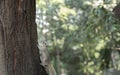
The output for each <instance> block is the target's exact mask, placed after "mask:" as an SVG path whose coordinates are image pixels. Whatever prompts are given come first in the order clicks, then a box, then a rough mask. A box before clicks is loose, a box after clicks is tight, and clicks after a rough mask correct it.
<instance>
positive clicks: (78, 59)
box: [36, 0, 120, 75]
mask: <svg viewBox="0 0 120 75" xmlns="http://www.w3.org/2000/svg"><path fill="white" fill-rule="evenodd" d="M118 2H119V0H37V2H36V3H37V5H36V8H37V11H36V22H37V25H38V36H39V38H41V37H42V35H43V36H45V38H47V40H48V41H49V43H50V47H49V51H50V54H51V57H52V59H54V60H53V62H54V63H56V64H55V66H56V69H57V71H58V73H59V75H60V74H61V73H65V74H66V75H102V72H103V70H104V69H106V67H107V68H115V67H114V66H112V65H113V64H112V63H111V62H112V59H111V58H110V57H111V56H110V54H111V53H109V54H105V53H106V49H110V51H108V52H112V50H113V49H114V48H116V47H120V38H119V37H120V25H119V24H120V21H119V20H117V19H116V18H114V16H113V12H112V9H113V8H114V7H115V6H116V3H118ZM58 56H59V57H58ZM108 62H109V63H108ZM101 68H102V69H101ZM118 69H120V68H118Z"/></svg>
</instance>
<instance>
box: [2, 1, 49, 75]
mask: <svg viewBox="0 0 120 75" xmlns="http://www.w3.org/2000/svg"><path fill="white" fill-rule="evenodd" d="M36 28H37V27H36V24H35V0H0V75H47V73H46V72H45V70H44V68H43V67H42V66H40V64H39V63H40V60H39V52H38V48H37V46H36V44H35V43H36V40H37V29H36Z"/></svg>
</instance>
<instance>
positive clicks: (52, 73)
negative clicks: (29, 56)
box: [48, 64, 57, 75]
mask: <svg viewBox="0 0 120 75" xmlns="http://www.w3.org/2000/svg"><path fill="white" fill-rule="evenodd" d="M48 71H49V73H50V75H57V73H56V71H55V69H54V67H53V65H52V64H49V65H48Z"/></svg>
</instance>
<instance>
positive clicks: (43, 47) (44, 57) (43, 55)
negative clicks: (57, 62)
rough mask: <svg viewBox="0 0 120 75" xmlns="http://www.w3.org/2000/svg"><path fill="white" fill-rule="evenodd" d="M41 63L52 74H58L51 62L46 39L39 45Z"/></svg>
mask: <svg viewBox="0 0 120 75" xmlns="http://www.w3.org/2000/svg"><path fill="white" fill-rule="evenodd" d="M38 48H39V53H40V60H41V64H42V65H43V66H44V67H45V69H46V71H47V72H49V73H50V75H57V73H56V71H55V69H54V67H53V65H52V64H51V63H50V56H49V53H48V51H47V43H46V41H44V40H43V41H42V43H41V44H39V45H38Z"/></svg>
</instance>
